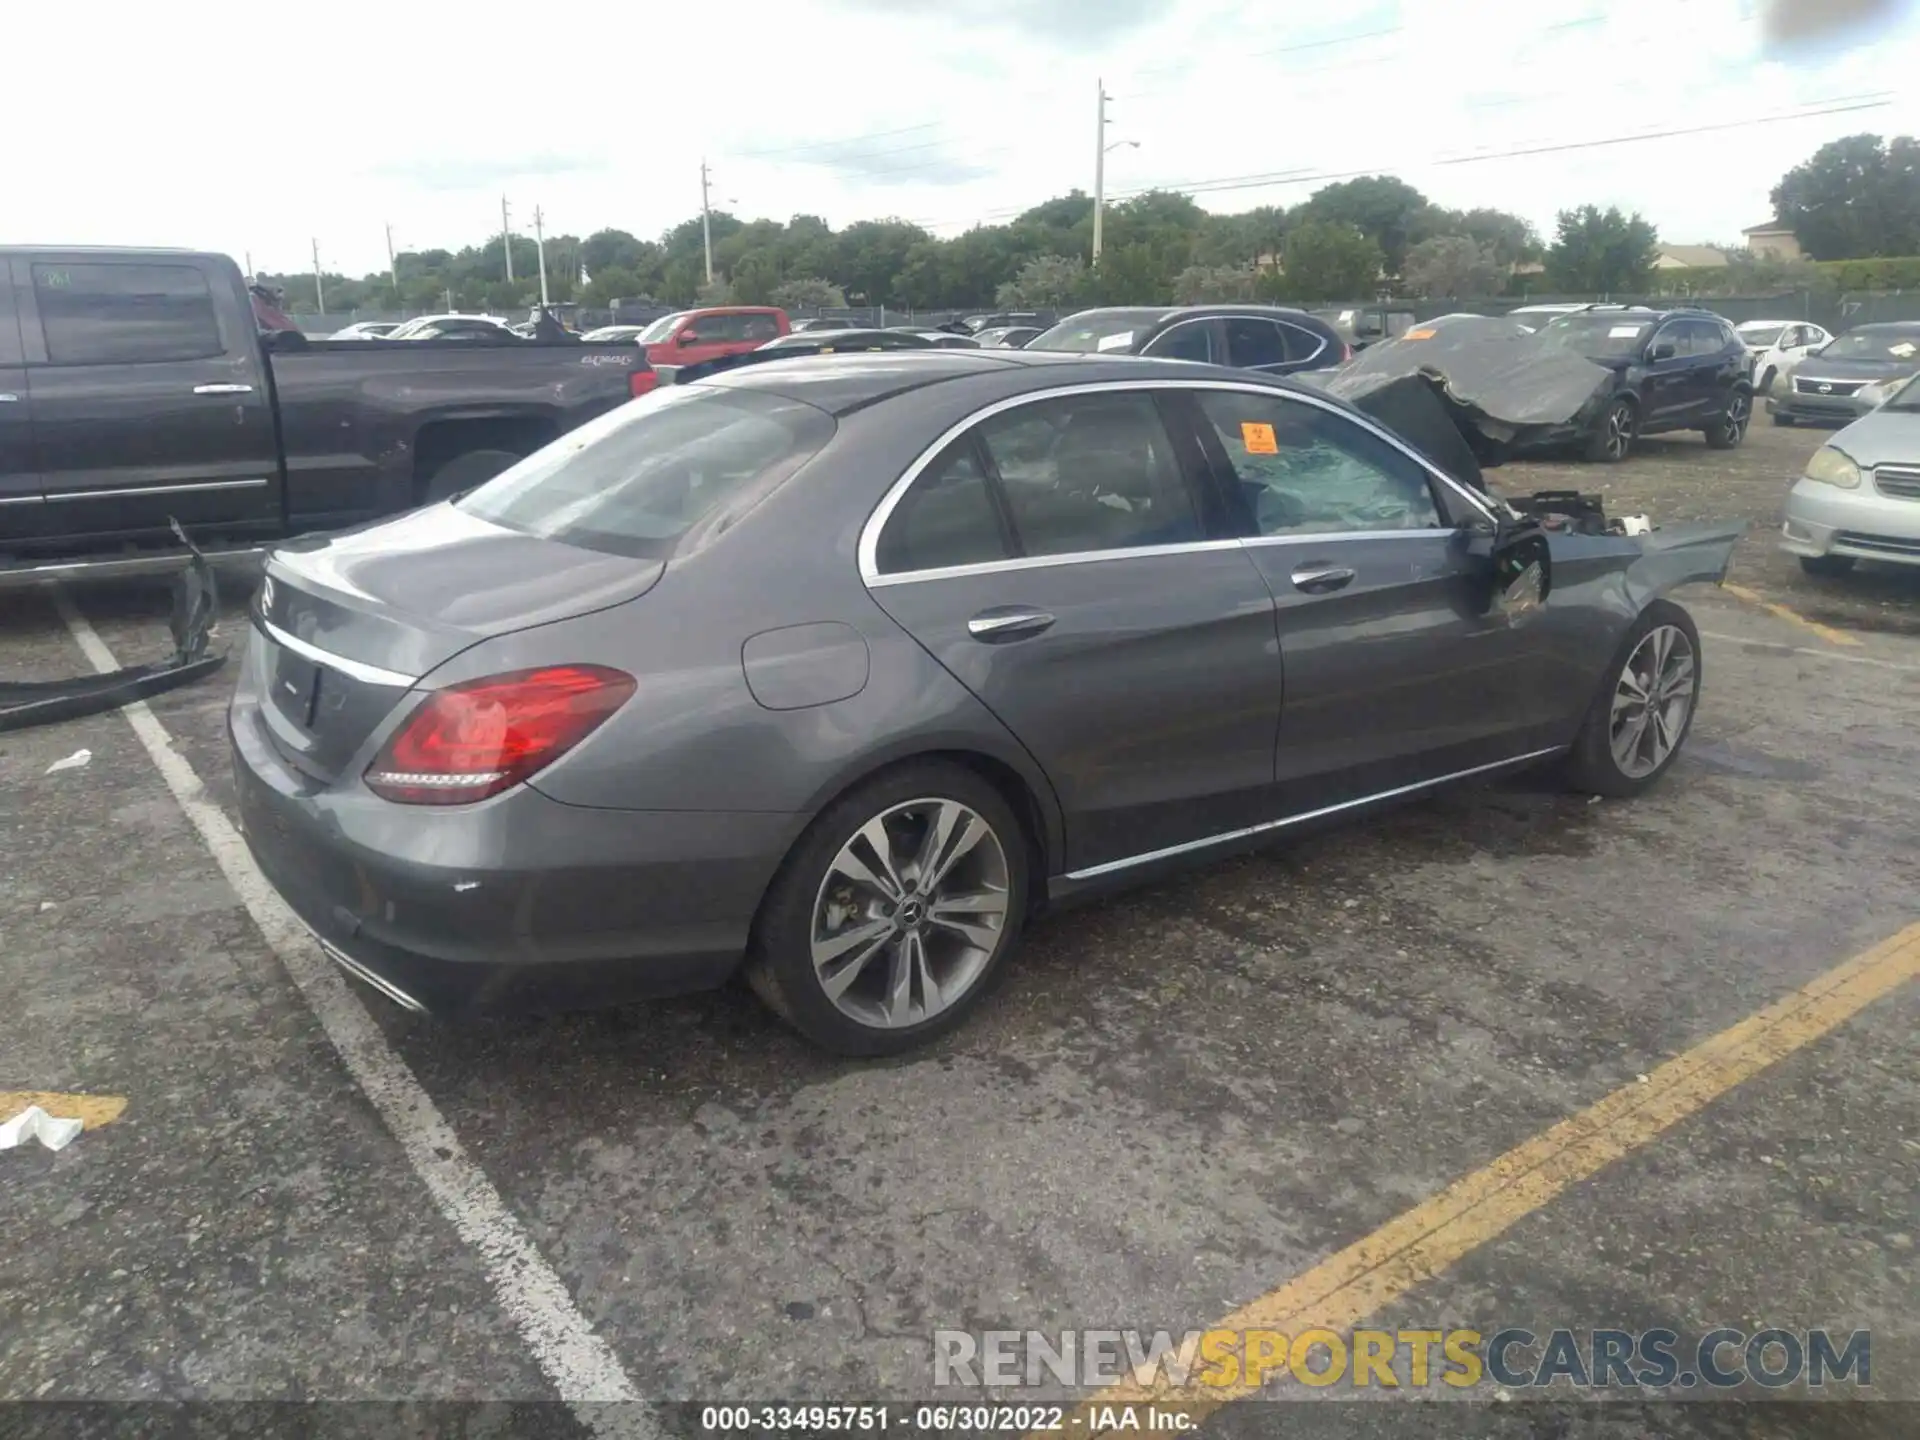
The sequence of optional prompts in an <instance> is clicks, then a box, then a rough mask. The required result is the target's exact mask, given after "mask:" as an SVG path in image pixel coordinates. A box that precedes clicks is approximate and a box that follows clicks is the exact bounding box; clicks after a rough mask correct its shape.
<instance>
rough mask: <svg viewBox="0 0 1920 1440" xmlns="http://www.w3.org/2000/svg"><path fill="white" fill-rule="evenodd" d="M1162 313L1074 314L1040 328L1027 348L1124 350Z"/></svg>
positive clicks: (1082, 350) (1153, 311) (1087, 350)
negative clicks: (1053, 324) (1054, 324)
mask: <svg viewBox="0 0 1920 1440" xmlns="http://www.w3.org/2000/svg"><path fill="white" fill-rule="evenodd" d="M1166 313H1167V312H1166V311H1164V310H1102V311H1099V312H1097V313H1095V314H1092V315H1074V316H1071V317H1070V318H1068V319H1065V320H1062V321H1061V322H1060V323H1059V324H1058V325H1056V326H1054V327H1053V328H1052V329H1051V330H1043V331H1041V332H1040V333H1039V334H1038V335H1036V336H1035V337H1034V339H1033V343H1032V344H1030V345H1028V346H1027V349H1029V350H1072V351H1075V352H1078V353H1080V354H1089V353H1092V352H1097V351H1102V350H1106V351H1118V352H1122V353H1124V352H1126V351H1128V350H1131V349H1132V348H1133V345H1134V342H1135V340H1136V339H1138V338H1139V337H1140V336H1142V335H1144V334H1146V332H1147V331H1148V330H1149V329H1150V328H1152V326H1153V325H1154V324H1155V323H1156V322H1157V321H1158V320H1159V319H1160V317H1161V316H1162V315H1164V314H1166Z"/></svg>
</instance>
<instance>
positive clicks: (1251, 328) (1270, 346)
mask: <svg viewBox="0 0 1920 1440" xmlns="http://www.w3.org/2000/svg"><path fill="white" fill-rule="evenodd" d="M1227 363H1228V364H1229V365H1232V366H1235V367H1236V368H1238V369H1241V370H1257V369H1259V368H1260V367H1262V366H1265V365H1284V364H1286V363H1287V347H1286V346H1285V345H1284V344H1283V343H1282V342H1281V338H1280V327H1279V326H1278V325H1275V324H1274V323H1273V321H1271V320H1255V319H1236V320H1229V321H1227Z"/></svg>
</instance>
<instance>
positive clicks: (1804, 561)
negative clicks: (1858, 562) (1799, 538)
mask: <svg viewBox="0 0 1920 1440" xmlns="http://www.w3.org/2000/svg"><path fill="white" fill-rule="evenodd" d="M1800 568H1801V569H1802V570H1804V571H1806V572H1807V574H1809V575H1819V576H1824V577H1832V576H1835V575H1849V574H1851V573H1852V572H1853V556H1851V555H1802V556H1801V557H1800Z"/></svg>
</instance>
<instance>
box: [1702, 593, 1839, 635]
mask: <svg viewBox="0 0 1920 1440" xmlns="http://www.w3.org/2000/svg"><path fill="white" fill-rule="evenodd" d="M1720 588H1721V589H1722V590H1724V591H1726V592H1727V593H1728V594H1729V595H1732V596H1735V597H1737V598H1739V599H1741V600H1744V601H1746V602H1747V604H1749V605H1758V606H1759V607H1760V608H1761V609H1762V610H1764V611H1766V612H1767V613H1768V614H1769V615H1774V616H1777V617H1779V618H1780V619H1782V620H1785V621H1786V622H1787V623H1788V624H1790V625H1798V626H1799V627H1800V628H1801V629H1803V630H1811V631H1812V632H1813V633H1814V634H1816V635H1818V636H1819V637H1820V638H1821V639H1822V640H1824V641H1826V642H1827V643H1828V644H1829V645H1858V644H1859V643H1860V637H1859V636H1857V635H1849V634H1848V633H1847V632H1846V631H1844V630H1836V629H1834V628H1833V626H1831V625H1822V624H1821V623H1820V622H1819V621H1818V620H1809V619H1807V617H1806V616H1804V615H1802V614H1801V613H1800V612H1799V611H1797V610H1794V609H1792V608H1790V607H1788V606H1786V605H1779V604H1776V603H1775V602H1773V601H1772V600H1769V599H1767V598H1766V597H1765V596H1764V595H1762V594H1760V592H1759V591H1757V590H1749V589H1748V588H1747V587H1746V586H1744V585H1727V584H1724V583H1723V584H1722V585H1721V586H1720Z"/></svg>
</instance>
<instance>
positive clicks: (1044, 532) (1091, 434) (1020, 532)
mask: <svg viewBox="0 0 1920 1440" xmlns="http://www.w3.org/2000/svg"><path fill="white" fill-rule="evenodd" d="M979 434H980V439H981V443H982V444H983V445H984V446H985V447H986V450H987V454H988V456H989V457H990V458H991V459H992V461H993V466H994V469H995V470H997V471H998V472H999V477H1000V482H1001V486H1002V490H1003V493H1004V494H1005V495H1006V499H1007V510H1008V512H1009V513H1010V515H1011V516H1012V519H1013V531H1014V535H1015V537H1016V539H1017V540H1018V541H1019V544H1020V547H1021V550H1022V553H1024V554H1027V555H1073V554H1085V553H1089V552H1093V551H1100V550H1127V549H1132V548H1134V547H1136V546H1142V545H1171V544H1177V543H1180V542H1183V541H1190V540H1198V539H1200V538H1201V532H1200V521H1199V517H1198V515H1197V514H1196V513H1195V511H1194V505H1193V496H1192V495H1191V494H1190V493H1189V492H1188V490H1187V484H1186V478H1185V476H1184V475H1183V474H1182V472H1181V469H1180V462H1179V460H1178V459H1177V458H1176V457H1175V455H1174V452H1173V444H1172V442H1171V441H1170V440H1169V439H1168V437H1167V432H1166V427H1165V426H1163V425H1162V424H1161V423H1160V412H1159V410H1158V408H1157V407H1156V406H1155V405H1154V403H1153V398H1152V396H1150V395H1147V394H1141V393H1135V394H1127V393H1125V392H1118V393H1115V392H1107V393H1101V394H1093V395H1073V396H1068V397H1064V398H1062V399H1058V400H1043V401H1040V402H1038V403H1037V404H1033V405H1023V406H1021V407H1019V408H1018V409H1016V410H1010V411H1008V412H1007V413H1006V414H1004V415H996V416H995V417H994V418H993V419H991V420H988V421H986V422H984V423H983V424H982V425H981V426H980V430H979Z"/></svg>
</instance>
